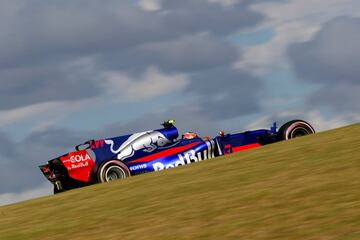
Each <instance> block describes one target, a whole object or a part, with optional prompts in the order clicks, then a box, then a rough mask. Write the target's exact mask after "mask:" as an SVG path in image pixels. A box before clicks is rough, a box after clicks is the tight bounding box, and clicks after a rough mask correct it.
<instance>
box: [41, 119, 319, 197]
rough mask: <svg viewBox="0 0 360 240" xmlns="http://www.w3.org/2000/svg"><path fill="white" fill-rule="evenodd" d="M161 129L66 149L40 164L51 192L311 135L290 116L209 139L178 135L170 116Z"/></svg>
mask: <svg viewBox="0 0 360 240" xmlns="http://www.w3.org/2000/svg"><path fill="white" fill-rule="evenodd" d="M162 125H163V128H161V129H157V130H153V131H146V132H140V133H134V134H131V135H124V136H119V137H114V138H108V139H99V140H90V141H87V142H85V143H83V144H80V145H78V146H76V147H75V149H76V151H74V152H70V153H67V154H65V155H63V156H60V157H57V158H55V159H52V160H50V161H48V163H47V164H45V165H42V166H39V167H40V170H41V171H42V173H43V174H44V175H45V177H46V178H47V179H48V180H49V181H50V182H51V183H53V184H54V193H58V192H62V191H65V190H69V189H73V188H77V187H81V186H86V185H90V184H94V183H102V182H108V181H113V180H116V179H122V178H126V177H129V176H133V175H137V174H141V173H147V172H152V171H160V170H164V169H168V168H173V167H177V166H182V165H186V164H190V163H193V162H198V161H202V160H206V159H210V158H214V157H217V156H222V155H225V154H230V153H233V152H239V151H244V150H247V149H251V148H255V147H259V146H262V145H266V144H270V143H274V142H278V141H282V140H289V139H292V138H296V137H300V136H304V135H308V134H313V133H315V130H314V129H313V127H312V126H311V125H310V124H308V123H307V122H305V121H302V120H293V121H290V122H288V123H286V124H284V125H283V126H282V127H280V129H279V130H278V131H276V129H277V127H276V123H274V125H273V126H272V127H271V129H270V130H268V129H260V130H254V131H246V132H243V133H235V134H225V133H224V132H223V131H221V132H219V136H217V137H215V138H213V139H210V138H208V137H206V138H200V137H199V136H197V134H195V133H185V134H183V135H182V137H181V138H178V136H179V133H178V130H177V129H176V127H175V126H174V120H169V121H166V122H164V123H163V124H162Z"/></svg>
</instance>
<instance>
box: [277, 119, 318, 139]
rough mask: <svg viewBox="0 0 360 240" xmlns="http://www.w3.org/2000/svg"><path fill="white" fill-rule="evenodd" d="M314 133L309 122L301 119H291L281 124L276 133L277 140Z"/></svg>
mask: <svg viewBox="0 0 360 240" xmlns="http://www.w3.org/2000/svg"><path fill="white" fill-rule="evenodd" d="M314 133H315V130H314V128H313V127H312V126H311V125H310V124H309V123H307V122H305V121H303V120H293V121H290V122H287V123H285V124H284V125H283V126H281V128H280V129H279V131H278V133H277V140H278V141H282V140H289V139H292V138H297V137H302V136H305V135H309V134H314Z"/></svg>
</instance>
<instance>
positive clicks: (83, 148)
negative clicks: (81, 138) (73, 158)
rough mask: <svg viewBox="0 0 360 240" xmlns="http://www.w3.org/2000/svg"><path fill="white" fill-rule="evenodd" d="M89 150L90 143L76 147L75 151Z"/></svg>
mask: <svg viewBox="0 0 360 240" xmlns="http://www.w3.org/2000/svg"><path fill="white" fill-rule="evenodd" d="M89 148H90V141H87V142H84V143H82V144H79V145H76V147H75V149H76V151H80V150H86V149H89Z"/></svg>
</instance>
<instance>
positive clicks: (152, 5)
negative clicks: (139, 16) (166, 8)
mask: <svg viewBox="0 0 360 240" xmlns="http://www.w3.org/2000/svg"><path fill="white" fill-rule="evenodd" d="M161 3H162V0H140V1H139V2H138V5H139V6H140V7H141V8H142V9H143V10H145V11H157V10H160V9H161Z"/></svg>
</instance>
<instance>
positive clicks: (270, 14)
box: [235, 0, 360, 75]
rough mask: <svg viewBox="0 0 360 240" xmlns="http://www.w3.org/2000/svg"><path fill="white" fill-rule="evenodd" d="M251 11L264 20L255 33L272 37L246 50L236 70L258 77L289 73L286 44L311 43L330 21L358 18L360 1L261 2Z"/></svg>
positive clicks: (307, 0) (303, 0) (304, 0)
mask: <svg viewBox="0 0 360 240" xmlns="http://www.w3.org/2000/svg"><path fill="white" fill-rule="evenodd" d="M252 8H253V9H254V10H256V11H258V12H261V13H263V14H264V15H265V16H266V17H267V20H266V21H264V23H263V24H261V25H259V26H258V27H257V30H262V29H272V30H274V37H273V38H272V39H271V40H270V41H268V42H266V43H264V44H261V45H256V46H250V47H248V48H245V49H244V55H243V56H242V59H241V60H239V61H238V62H237V63H236V64H235V67H236V68H241V69H247V70H250V71H252V72H254V73H256V74H257V75H264V74H268V73H269V72H273V71H276V70H284V69H288V68H289V62H288V60H287V56H286V50H287V47H288V46H289V44H291V43H295V42H304V41H307V40H310V39H311V38H312V37H313V36H314V34H315V33H316V32H317V31H318V30H319V29H320V28H321V25H322V24H324V23H325V22H327V21H329V20H330V19H333V18H335V17H338V16H353V17H356V16H360V1H357V0H302V1H295V0H292V1H288V2H283V1H279V2H276V1H274V2H265V1H263V2H260V3H256V4H254V5H252Z"/></svg>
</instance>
